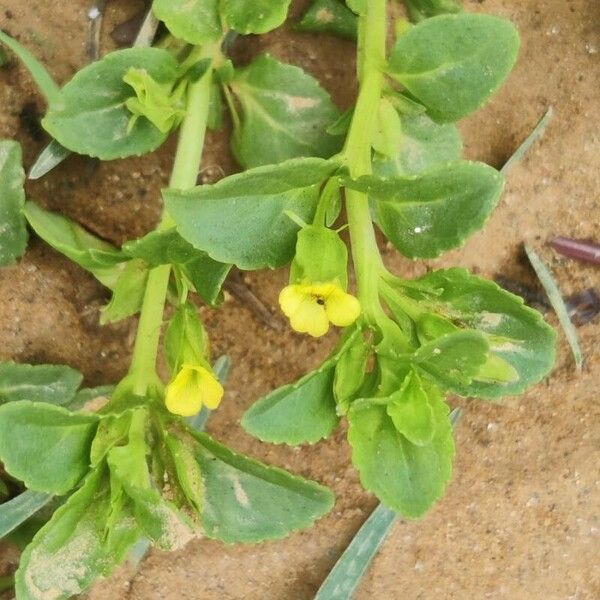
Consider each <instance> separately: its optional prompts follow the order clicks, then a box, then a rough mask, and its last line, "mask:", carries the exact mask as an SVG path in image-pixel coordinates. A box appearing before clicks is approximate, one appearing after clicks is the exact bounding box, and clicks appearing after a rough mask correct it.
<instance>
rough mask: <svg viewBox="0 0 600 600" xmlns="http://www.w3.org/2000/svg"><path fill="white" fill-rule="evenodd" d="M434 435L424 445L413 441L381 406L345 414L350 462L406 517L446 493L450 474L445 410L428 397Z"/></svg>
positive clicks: (450, 444)
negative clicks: (396, 426)
mask: <svg viewBox="0 0 600 600" xmlns="http://www.w3.org/2000/svg"><path fill="white" fill-rule="evenodd" d="M430 401H431V407H432V411H433V413H432V414H433V420H434V422H435V434H434V436H433V439H432V441H431V443H429V444H427V445H425V446H417V445H415V444H412V443H411V442H410V441H409V440H408V439H407V438H406V437H404V436H403V435H402V434H401V433H400V432H399V431H398V430H397V429H396V428H395V427H394V424H393V422H392V420H391V419H390V417H389V416H388V415H387V413H386V407H385V406H378V405H366V406H363V407H361V408H351V409H350V412H349V413H348V421H349V423H350V429H349V431H348V440H349V442H350V445H351V446H352V462H353V463H354V465H355V466H356V468H357V469H358V471H359V473H360V480H361V482H362V484H363V486H364V487H365V488H366V489H368V490H370V491H372V492H373V493H374V494H375V495H376V496H377V497H378V498H379V499H380V500H381V501H382V502H383V503H384V504H385V505H386V506H388V507H389V508H391V509H392V510H394V511H396V512H398V513H399V514H401V515H402V516H404V517H408V518H413V519H414V518H418V517H420V516H422V515H423V514H424V513H425V512H426V511H427V510H428V509H429V508H430V507H431V506H432V504H433V503H434V502H435V501H436V500H438V499H439V498H440V497H441V496H442V495H443V493H444V490H445V488H446V485H447V483H448V481H449V480H450V476H451V474H452V459H453V457H454V440H453V438H452V427H451V425H450V422H449V420H448V413H449V409H448V407H447V406H446V404H445V403H444V402H443V400H441V398H440V396H439V395H432V396H430Z"/></svg>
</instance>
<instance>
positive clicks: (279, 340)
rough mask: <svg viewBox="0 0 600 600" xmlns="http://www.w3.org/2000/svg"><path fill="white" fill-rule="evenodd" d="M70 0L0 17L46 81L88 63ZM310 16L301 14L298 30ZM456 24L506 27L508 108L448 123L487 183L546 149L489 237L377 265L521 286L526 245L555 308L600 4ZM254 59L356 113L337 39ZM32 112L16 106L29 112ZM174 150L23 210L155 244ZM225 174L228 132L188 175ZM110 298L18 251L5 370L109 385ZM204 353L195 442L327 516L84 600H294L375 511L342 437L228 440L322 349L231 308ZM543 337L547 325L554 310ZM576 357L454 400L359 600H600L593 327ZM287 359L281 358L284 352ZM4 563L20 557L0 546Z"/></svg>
mask: <svg viewBox="0 0 600 600" xmlns="http://www.w3.org/2000/svg"><path fill="white" fill-rule="evenodd" d="M88 4H89V2H87V1H84V0H72V1H70V2H68V1H66V0H55V1H54V2H49V1H48V0H29V1H28V2H26V3H24V2H22V0H0V25H1V26H2V27H3V28H5V29H6V30H8V31H9V32H10V33H11V34H12V35H14V36H16V37H17V38H19V39H20V40H21V41H22V42H23V43H25V44H26V45H27V46H28V47H29V48H31V49H32V50H33V52H34V53H35V54H36V55H37V56H38V57H40V58H41V59H42V60H43V61H44V63H45V64H46V65H47V66H48V67H49V69H50V70H51V72H52V73H53V74H54V75H55V76H56V78H57V79H58V80H60V81H64V80H66V79H67V78H68V77H69V76H70V75H71V74H72V73H73V72H74V71H75V70H76V69H77V68H79V67H80V66H82V65H83V64H85V62H86V60H87V58H86V52H85V41H86V33H87V20H86V9H87V8H88ZM142 4H143V3H142V2H141V1H139V0H121V1H120V2H110V3H109V8H108V11H107V20H106V26H105V34H104V36H103V50H108V49H110V48H111V47H112V42H111V40H110V38H109V36H108V32H110V30H111V28H112V27H114V24H116V23H121V22H123V21H124V20H125V19H127V18H129V17H131V16H132V15H135V14H137V13H138V12H139V11H140V9H141V6H142ZM305 4H306V2H295V3H294V6H293V14H294V15H298V14H299V13H300V12H301V9H302V6H303V5H305ZM466 4H467V6H468V8H469V9H470V10H473V11H485V12H488V13H494V14H499V15H503V16H505V17H508V18H510V19H512V20H513V21H514V22H515V23H516V24H517V25H518V27H519V29H520V31H521V34H522V39H523V47H522V52H521V56H520V61H519V64H518V67H517V68H516V70H515V71H514V73H513V75H512V76H511V77H510V80H509V81H508V83H507V84H506V85H505V86H504V88H503V89H502V91H501V93H500V94H499V95H498V96H497V97H496V98H495V99H494V101H493V102H492V103H491V104H490V105H488V106H487V107H486V108H485V109H484V110H482V111H480V112H479V113H478V114H477V115H476V116H474V117H472V118H470V119H467V120H466V121H465V122H464V123H463V124H462V130H463V132H464V135H465V139H466V155H467V156H468V157H470V158H477V159H479V160H485V161H487V162H489V163H491V164H492V165H494V166H500V165H502V164H503V162H504V161H505V160H506V158H507V157H508V156H509V155H510V154H511V152H512V151H513V149H514V148H515V147H516V146H517V145H518V143H519V142H520V141H521V140H522V139H523V138H524V137H525V136H526V135H527V133H528V132H529V131H530V130H531V128H532V127H533V125H534V124H535V122H536V121H537V119H538V118H539V117H540V116H541V114H543V112H544V111H545V110H546V109H547V107H548V106H550V105H552V106H553V107H554V109H555V117H554V119H553V121H552V123H551V124H550V126H549V128H548V130H547V132H546V135H545V136H544V138H543V139H542V140H541V141H540V142H539V143H538V144H537V145H536V146H535V148H534V149H533V150H532V151H531V152H530V154H529V155H528V156H527V158H526V159H525V160H524V161H523V162H522V163H521V164H519V165H517V166H516V167H515V168H514V169H513V170H512V171H511V172H510V175H509V180H508V185H507V190H506V193H505V195H504V198H503V200H502V202H501V206H500V207H499V208H498V210H497V212H496V214H495V215H494V217H493V218H492V220H491V221H490V223H489V226H488V227H487V228H486V230H485V231H484V232H483V233H480V234H478V235H476V236H475V237H474V238H473V239H471V240H470V241H469V243H468V244H467V245H466V247H465V248H463V249H461V250H458V251H455V252H452V253H450V254H448V255H446V256H445V257H444V258H443V259H442V260H439V261H429V262H419V263H411V262H409V261H406V260H403V259H401V258H400V257H398V256H397V255H396V254H394V253H393V252H392V251H390V250H389V249H386V260H387V262H388V263H389V264H390V265H391V266H392V267H393V268H394V269H396V270H397V271H398V272H401V273H404V274H418V273H421V272H423V271H424V270H425V269H426V268H427V267H429V266H434V265H457V264H461V265H464V266H467V267H470V268H472V269H474V270H476V271H478V272H480V273H482V274H483V275H485V276H489V277H494V276H497V275H503V276H506V277H511V278H514V279H517V280H519V281H521V282H524V283H526V284H530V285H535V281H534V277H533V276H532V274H531V272H530V271H529V270H528V269H527V267H526V266H525V264H524V262H523V260H522V258H521V251H520V247H521V243H522V242H523V241H527V242H529V243H532V244H534V245H535V246H536V247H538V248H539V250H540V251H541V253H542V255H543V257H544V258H545V259H546V260H547V261H548V262H549V264H550V265H551V266H552V268H553V270H554V273H555V274H556V277H557V279H558V282H559V283H560V285H561V287H562V289H563V290H564V292H565V293H572V292H576V291H580V290H583V289H585V288H588V287H593V286H598V285H599V276H600V271H599V270H598V268H597V267H593V266H584V265H579V264H575V263H573V262H572V261H569V260H568V259H564V258H560V257H558V256H557V255H556V254H555V253H553V252H552V251H551V250H550V249H549V248H548V246H547V245H546V242H547V240H548V239H550V238H551V237H552V236H554V235H568V236H572V237H578V238H587V237H589V238H594V237H595V238H596V239H597V240H598V238H599V235H600V232H599V229H598V217H599V215H600V212H599V209H600V202H599V197H598V172H599V170H600V130H599V127H598V123H599V122H600V105H599V104H598V100H597V98H598V89H599V86H600V74H599V73H600V71H599V69H600V60H599V58H600V54H599V52H600V3H598V1H597V0H566V1H565V0H545V1H544V0H520V1H519V0H468V1H467V2H466ZM259 51H269V52H271V53H273V54H274V55H276V56H278V57H280V58H282V59H284V60H287V61H289V62H293V63H296V64H299V65H301V66H302V67H304V68H306V69H307V70H309V71H311V72H312V73H314V74H316V75H317V76H319V78H320V79H321V80H322V82H323V84H324V85H325V86H326V87H327V88H328V89H329V90H330V91H331V92H332V94H333V96H334V99H335V100H336V102H338V104H339V105H340V106H341V107H346V106H348V105H349V104H350V103H351V102H352V98H353V95H354V93H355V81H354V78H353V74H352V68H351V67H352V64H353V52H354V50H353V46H352V44H350V43H348V42H344V41H340V40H335V39H333V38H325V37H318V38H317V37H312V36H306V35H300V34H296V33H293V32H291V31H289V30H283V31H279V32H276V33H274V34H271V35H268V36H265V37H263V38H260V40H250V41H248V42H247V43H246V47H245V48H243V49H242V50H241V53H240V56H241V58H242V60H243V59H245V58H247V57H248V56H249V55H251V54H253V53H256V52H259ZM26 105H28V108H26V110H25V111H24V106H26ZM0 107H1V109H0V135H1V136H2V137H11V138H16V139H18V140H19V141H20V142H22V144H23V147H24V154H25V163H26V165H30V164H31V163H32V161H33V160H34V158H35V156H36V154H37V153H38V152H39V150H40V149H41V148H42V146H43V144H44V140H45V138H44V134H43V132H40V131H39V129H38V128H36V126H35V119H32V118H31V116H32V114H33V115H35V112H36V110H37V111H40V112H41V111H43V108H44V106H43V101H42V100H41V99H40V97H39V96H38V95H37V94H36V92H35V89H34V86H33V84H32V83H31V81H30V79H29V77H28V76H27V74H26V73H25V71H24V70H23V69H22V67H20V66H18V65H14V66H12V67H11V68H9V69H2V70H0ZM172 151H173V141H171V142H170V143H169V144H167V145H166V146H165V147H164V148H162V149H161V150H160V151H159V152H157V153H155V154H153V155H151V156H147V157H144V158H142V159H131V160H126V161H121V162H115V163H110V164H104V165H96V164H94V163H93V162H91V161H88V160H86V159H70V160H68V161H67V162H66V164H64V165H63V166H61V167H60V168H59V169H57V170H56V171H55V172H53V173H52V174H51V176H49V177H47V178H45V179H43V180H42V181H41V182H38V183H31V184H29V185H28V192H29V195H30V197H31V198H34V199H36V200H37V201H39V202H41V203H43V204H44V205H46V206H48V207H50V208H52V209H54V210H58V211H61V212H63V213H64V214H67V215H69V216H71V217H73V218H75V219H77V220H79V221H80V222H81V223H83V224H84V225H85V226H87V227H89V228H90V229H91V230H93V231H96V232H97V233H99V234H100V235H102V236H104V237H105V238H107V239H110V240H113V241H114V242H117V243H120V242H122V241H123V240H125V239H128V238H132V237H136V236H139V235H141V234H142V233H144V232H145V231H147V230H148V229H150V228H151V227H152V225H153V223H154V222H155V220H156V218H157V215H158V211H159V203H158V197H159V193H158V192H159V188H160V186H161V185H163V184H164V183H165V182H166V179H167V176H168V171H169V166H170V163H171V157H172ZM234 169H235V165H234V164H233V163H232V161H231V158H230V156H229V154H228V151H227V140H226V137H225V136H224V135H223V134H220V135H211V136H209V139H208V145H207V151H206V153H205V157H204V169H203V176H204V178H205V179H207V180H213V179H215V178H217V177H219V176H220V175H221V174H224V173H228V172H231V171H232V170H234ZM246 280H247V282H248V284H249V285H250V287H251V289H252V290H253V291H254V292H255V293H256V294H257V295H259V296H260V297H261V298H262V299H263V300H264V302H265V303H266V304H267V305H268V306H269V307H271V308H272V310H273V311H275V310H276V308H275V307H276V298H277V293H278V290H279V289H280V288H281V286H282V285H283V284H284V283H285V281H286V273H285V272H283V271H277V272H269V273H260V274H250V275H248V276H247V277H246ZM105 300H106V294H105V292H104V291H103V290H102V289H101V288H100V287H99V286H98V285H97V284H96V283H95V282H94V281H93V280H92V279H91V278H90V277H88V276H87V275H86V274H85V273H84V272H82V271H81V270H80V269H78V268H77V267H75V266H73V265H71V264H69V262H68V261H66V260H65V259H63V258H62V257H60V256H59V255H57V254H56V253H54V252H52V251H51V250H49V249H48V248H46V247H45V246H43V245H42V244H41V243H39V242H37V241H33V243H32V244H31V247H30V250H29V252H28V253H27V255H26V257H25V258H24V259H23V261H22V262H21V263H20V264H19V265H18V266H15V267H11V268H8V269H3V270H1V271H0V359H14V360H18V361H28V362H59V363H60V362H64V363H69V364H71V365H73V366H74V367H77V368H79V369H81V370H82V371H83V372H84V373H85V375H86V379H87V382H88V383H90V384H99V383H105V382H112V381H115V380H117V379H118V377H119V376H121V375H122V374H123V373H124V371H125V369H126V366H127V360H128V357H129V354H130V350H131V342H132V332H133V330H134V325H135V323H134V322H127V323H124V324H120V325H117V326H111V327H106V328H100V327H99V326H98V309H99V307H100V306H101V305H102V304H103V303H104V302H105ZM204 316H205V318H206V322H207V326H208V328H209V330H210V333H211V337H212V339H213V340H214V342H213V344H214V350H215V353H216V354H220V353H222V352H227V353H229V354H230V355H231V357H232V359H233V364H234V368H233V371H232V374H231V378H230V381H229V384H228V390H227V396H226V401H225V402H224V404H223V405H222V409H220V410H219V411H218V412H217V413H216V414H215V415H214V416H213V417H211V421H210V424H209V431H210V433H212V434H214V435H215V436H216V437H217V438H219V439H223V440H225V441H227V443H228V444H230V445H231V446H233V447H234V448H236V449H238V450H241V451H243V452H248V453H250V454H252V455H254V456H257V457H260V458H261V459H264V460H266V461H269V462H272V463H275V464H278V465H281V466H283V467H285V468H288V469H291V470H292V471H295V472H298V473H301V474H302V475H305V476H308V477H312V478H314V479H317V480H319V481H321V482H322V483H324V484H326V485H328V486H331V487H332V488H333V489H334V490H335V493H336V495H337V499H338V500H337V504H336V507H335V509H334V511H333V512H332V513H331V514H330V515H329V516H327V517H326V518H324V519H323V520H322V521H321V522H319V523H318V524H317V526H316V527H314V528H313V529H312V530H310V531H307V532H302V533H297V534H294V535H292V536H291V537H290V538H288V539H286V540H284V541H280V542H273V543H266V544H263V545H260V546H249V547H242V546H238V547H229V546H224V545H222V544H220V543H217V542H214V541H208V540H199V541H196V542H193V543H191V544H190V545H188V546H187V547H186V548H185V549H184V550H182V551H180V552H177V553H175V554H171V555H165V554H161V553H159V552H153V553H152V554H151V555H150V556H149V557H148V558H147V559H146V560H145V562H144V563H143V564H142V566H141V568H140V570H139V572H138V573H137V574H135V576H132V574H131V573H127V572H120V573H118V574H117V575H116V576H115V577H113V578H112V579H110V580H107V581H105V582H102V583H100V584H99V585H97V586H96V588H95V589H94V590H93V591H92V593H91V594H90V597H91V598H93V599H94V600H100V599H106V598H110V599H111V600H112V599H115V600H125V599H131V600H138V599H139V600H141V599H152V600H154V599H165V600H170V599H175V598H178V599H182V598H183V599H192V598H194V599H197V598H201V599H203V600H204V599H206V600H212V599H215V600H216V599H219V600H233V599H236V600H237V599H241V598H244V599H246V600H304V599H306V600H308V599H310V598H312V597H313V595H314V593H315V591H316V589H317V588H318V586H319V584H320V582H321V581H322V580H323V579H324V577H325V576H326V574H327V572H328V570H329V569H330V568H331V567H332V565H333V564H334V562H335V561H336V559H337V557H338V556H339V554H340V553H341V551H342V550H343V548H344V547H345V546H346V545H347V543H348V542H349V540H350V539H351V537H352V536H353V534H354V533H355V531H356V530H357V529H358V528H359V527H360V525H361V524H362V522H363V521H364V520H365V518H366V517H367V516H368V514H369V513H370V511H371V510H372V509H373V507H374V506H375V504H376V501H375V499H374V498H373V497H372V496H371V495H370V494H367V493H365V492H364V491H362V490H361V488H360V486H359V484H358V478H357V475H356V473H355V471H354V470H353V468H352V466H351V465H350V461H349V449H348V446H347V444H346V442H345V436H344V432H343V431H338V432H337V433H336V434H335V435H334V436H333V438H332V439H330V440H329V441H327V442H324V443H321V444H319V445H317V446H314V447H308V448H302V449H288V448H285V447H278V446H267V445H262V444H259V443H257V442H256V441H255V440H253V439H251V438H250V437H248V436H247V435H246V434H244V432H243V431H242V429H241V427H240V426H239V419H240V417H241V415H242V413H243V411H244V409H245V408H246V407H247V406H249V405H250V403H252V402H253V400H255V399H256V398H257V397H258V396H259V395H261V394H263V393H265V392H266V391H268V390H270V389H272V388H273V387H274V386H276V385H279V384H282V383H285V382H288V381H290V380H292V379H294V378H296V377H297V376H299V375H300V374H302V373H303V372H305V371H306V370H308V369H309V368H310V367H311V366H313V365H315V364H316V363H317V362H318V360H319V359H320V358H321V357H323V356H324V355H325V354H326V352H327V350H328V348H330V347H331V345H332V344H333V343H334V336H333V335H331V336H330V337H328V338H327V339H325V340H321V341H319V342H312V341H309V340H306V339H305V338H302V337H299V336H296V335H294V334H292V333H289V332H286V333H283V334H281V333H277V332H274V331H272V330H271V329H269V328H267V327H266V326H264V325H263V324H262V323H260V322H259V321H258V320H257V319H256V318H254V316H253V315H252V314H251V313H250V311H248V309H247V308H246V307H244V306H243V305H242V304H241V303H239V302H238V301H236V300H233V299H230V300H228V302H227V303H226V304H225V306H224V308H223V310H220V311H212V310H205V311H204ZM549 318H550V320H551V321H552V322H553V323H555V319H554V318H553V316H552V315H550V316H549ZM579 334H580V337H581V342H582V346H583V350H584V353H585V355H586V357H587V362H586V367H585V369H584V372H583V373H582V374H580V375H576V374H575V373H574V370H573V365H572V359H571V357H570V355H569V353H568V351H567V349H566V346H565V344H564V341H563V342H562V343H561V348H560V352H559V359H558V362H557V365H556V369H555V371H554V373H553V374H552V375H551V377H549V378H548V380H546V381H545V382H543V383H542V384H540V385H539V386H537V388H536V389H534V390H531V391H530V392H529V393H528V394H526V395H525V396H523V397H521V398H518V399H507V400H506V401H505V402H503V403H502V404H496V405H494V404H486V403H483V402H478V401H460V404H461V405H462V406H465V407H466V412H465V416H464V418H463V420H462V422H461V424H460V426H459V428H458V431H457V440H458V458H457V461H456V468H455V476H454V480H453V482H452V483H451V485H450V487H449V490H448V493H447V495H446V497H445V498H444V499H443V500H442V501H441V502H440V503H439V504H438V505H437V506H436V507H435V508H434V509H433V510H432V511H431V512H430V514H429V515H428V516H427V517H425V518H424V519H423V520H421V521H419V522H404V521H399V522H398V523H397V524H396V525H395V527H394V529H393V531H392V533H391V535H390V538H389V539H388V541H387V542H386V544H385V545H384V547H383V550H382V552H381V553H380V555H379V556H378V557H377V559H376V560H375V563H374V566H373V568H372V569H371V571H370V572H369V574H368V576H367V577H366V578H365V580H364V583H363V585H362V587H361V589H360V591H359V593H358V594H357V598H358V600H366V599H373V600H387V599H389V598H394V599H395V598H398V599H400V598H410V599H412V598H414V599H420V598H423V599H425V598H427V599H436V600H437V599H457V600H463V599H465V600H466V599H473V600H479V599H483V598H493V599H501V598H502V599H503V598H510V599H512V600H520V599H523V600H531V599H535V600H537V599H542V598H543V599H548V600H595V599H597V598H600V565H599V563H598V556H599V553H600V474H599V464H600V460H599V459H600V426H599V422H600V421H599V417H600V404H599V399H600V360H599V358H598V352H597V348H598V344H599V342H600V321H599V320H598V319H597V320H596V321H595V322H592V323H589V324H587V325H584V326H582V327H581V328H580V329H579ZM282 347H283V351H282ZM2 559H3V560H2V561H1V562H0V568H2V563H4V564H3V566H4V567H7V566H9V564H10V563H11V562H14V561H15V560H16V555H15V554H14V552H12V551H9V550H8V549H4V550H3V551H2Z"/></svg>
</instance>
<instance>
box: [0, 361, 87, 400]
mask: <svg viewBox="0 0 600 600" xmlns="http://www.w3.org/2000/svg"><path fill="white" fill-rule="evenodd" d="M82 379H83V376H82V375H81V373H79V372H78V371H76V370H75V369H72V368H71V367H67V366H63V365H27V364H22V363H14V362H5V363H0V405H1V404H4V403H6V402H15V401H18V400H31V401H32V402H48V403H49V404H57V405H61V404H68V403H69V402H71V401H72V400H73V398H74V397H75V394H76V393H77V389H78V388H79V386H80V385H81V381H82Z"/></svg>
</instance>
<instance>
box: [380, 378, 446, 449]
mask: <svg viewBox="0 0 600 600" xmlns="http://www.w3.org/2000/svg"><path fill="white" fill-rule="evenodd" d="M430 389H431V386H430ZM431 393H432V392H431V391H430V392H429V394H428V393H427V390H426V388H425V387H424V385H423V383H422V381H421V378H420V377H419V375H418V373H417V372H416V371H415V370H411V371H410V373H409V374H408V375H407V376H406V379H405V380H404V381H403V382H402V385H401V386H400V389H399V390H398V391H397V392H394V393H393V394H392V395H391V396H390V398H389V400H390V402H389V403H388V405H387V409H386V410H387V414H388V415H389V417H390V418H391V419H392V423H394V427H395V428H396V430H397V431H398V432H399V433H401V434H402V435H403V436H404V437H405V438H406V439H407V440H408V441H409V442H410V443H411V444H414V445H415V446H427V444H429V443H431V441H432V439H433V436H434V435H435V420H434V415H433V408H432V406H431V402H430V400H429V395H430V394H431Z"/></svg>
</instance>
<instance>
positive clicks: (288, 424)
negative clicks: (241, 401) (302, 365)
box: [242, 360, 339, 446]
mask: <svg viewBox="0 0 600 600" xmlns="http://www.w3.org/2000/svg"><path fill="white" fill-rule="evenodd" d="M334 367H335V361H331V360H329V361H326V362H325V363H324V364H323V365H321V367H319V368H318V369H317V370H315V371H312V372H311V373H308V374H307V375H305V376H304V377H302V379H300V380H298V381H297V382H296V383H293V384H290V385H284V386H283V387H280V388H279V389H277V390H275V391H274V392H271V393H270V394H268V395H267V396H265V397H264V398H261V399H260V400H258V401H257V402H255V403H254V404H253V405H252V406H251V407H250V408H249V409H248V410H247V411H246V412H245V413H244V416H243V418H242V427H243V428H244V429H245V430H246V431H247V432H248V433H249V434H250V435H253V436H254V437H257V438H258V439H260V440H262V441H263V442H271V443H274V444H283V443H285V444H289V445H290V446H295V445H298V444H304V443H309V444H314V443H316V442H318V441H319V440H321V439H323V438H326V437H328V436H329V435H330V434H331V432H332V431H333V430H334V429H335V428H336V426H337V424H338V421H339V418H338V416H337V414H336V411H335V399H334V397H333V389H332V388H333V377H334Z"/></svg>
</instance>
